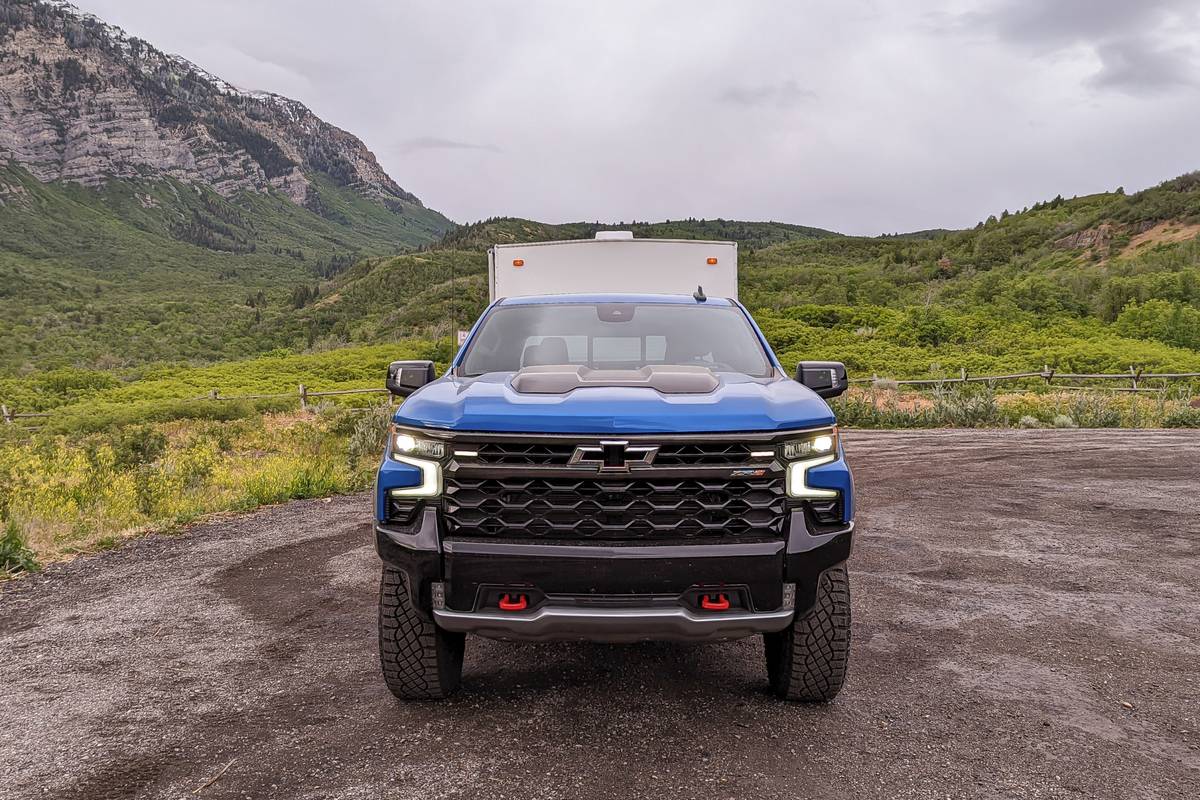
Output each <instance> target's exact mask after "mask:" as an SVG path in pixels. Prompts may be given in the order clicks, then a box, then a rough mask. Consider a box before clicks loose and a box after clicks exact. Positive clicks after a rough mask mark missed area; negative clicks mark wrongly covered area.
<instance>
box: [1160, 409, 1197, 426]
mask: <svg viewBox="0 0 1200 800" xmlns="http://www.w3.org/2000/svg"><path fill="white" fill-rule="evenodd" d="M1162 426H1163V427H1164V428H1200V408H1187V407H1184V408H1180V409H1178V410H1176V411H1171V412H1168V413H1167V414H1166V416H1164V417H1163V421H1162Z"/></svg>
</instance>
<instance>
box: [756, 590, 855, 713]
mask: <svg viewBox="0 0 1200 800" xmlns="http://www.w3.org/2000/svg"><path fill="white" fill-rule="evenodd" d="M763 641H764V644H765V645H766V647H765V650H766V654H767V676H768V678H769V679H770V681H771V690H772V691H773V692H775V694H777V695H779V696H780V697H782V698H783V699H785V700H797V701H800V702H802V703H823V702H826V701H828V700H832V699H833V698H835V697H837V693H838V692H840V691H841V689H842V683H843V682H845V680H846V661H847V659H848V658H849V656H850V581H849V579H848V578H847V577H846V568H845V567H844V566H841V567H834V568H832V569H829V570H827V571H826V572H825V573H824V574H823V575H822V576H821V581H820V583H819V584H818V586H817V599H816V602H815V603H813V607H812V608H811V609H809V610H808V612H807V613H805V614H804V616H801V617H797V618H796V619H794V620H793V621H792V624H791V625H789V626H788V627H787V628H785V629H784V630H782V631H779V632H778V633H766V634H763Z"/></svg>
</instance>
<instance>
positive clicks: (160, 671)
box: [0, 431, 1200, 800]
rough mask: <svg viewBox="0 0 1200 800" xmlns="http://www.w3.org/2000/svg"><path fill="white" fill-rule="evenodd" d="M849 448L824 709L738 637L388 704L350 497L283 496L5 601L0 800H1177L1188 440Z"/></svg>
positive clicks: (491, 674) (1191, 609)
mask: <svg viewBox="0 0 1200 800" xmlns="http://www.w3.org/2000/svg"><path fill="white" fill-rule="evenodd" d="M847 442H848V443H847V450H848V452H849V457H850V459H851V461H852V464H853V466H854V469H855V471H856V476H857V480H858V488H859V494H860V498H861V507H860V515H859V519H860V531H861V535H860V538H859V541H858V545H857V549H856V552H855V554H854V557H853V559H852V561H851V584H852V588H853V591H854V648H853V652H852V657H851V664H850V677H849V679H848V680H847V683H846V687H845V689H844V691H843V692H842V694H841V696H840V697H839V698H838V699H837V700H836V701H835V702H833V703H832V704H829V705H826V706H820V707H803V706H796V705H787V704H784V703H781V702H779V701H777V700H775V699H774V698H773V697H771V696H770V695H768V694H767V692H766V690H765V683H766V680H765V669H764V665H763V663H762V653H761V643H760V642H759V641H758V640H746V641H741V642H732V643H726V644H718V645H707V646H692V647H689V646H682V645H666V644H646V645H633V646H607V645H581V644H562V645H517V644H503V643H497V642H488V641H483V640H470V641H468V653H467V665H466V672H465V678H464V688H463V691H462V692H461V693H460V694H459V695H457V696H456V697H455V698H454V699H452V700H451V701H449V702H446V703H442V704H437V705H402V704H400V703H398V702H396V701H395V700H393V699H392V697H391V696H390V695H389V694H388V693H387V691H386V690H385V689H384V687H383V684H382V683H381V681H380V679H379V676H378V672H377V670H378V665H377V662H376V640H375V617H374V615H375V602H376V591H377V582H378V577H379V572H378V564H377V561H376V558H375V555H374V552H373V550H372V548H371V545H370V531H369V528H368V525H367V519H368V514H369V507H368V502H367V499H366V498H365V497H361V496H360V497H348V498H340V499H335V500H332V501H326V502H321V501H311V502H301V503H292V504H289V505H285V506H279V507H275V508H270V509H267V510H264V511H261V512H258V513H255V514H251V515H248V516H243V517H236V518H233V517H231V518H227V519H222V520H217V521H213V522H208V523H204V524H201V525H196V526H194V527H192V528H190V529H189V530H188V531H186V532H185V533H183V534H181V535H176V536H169V537H168V536H160V537H151V538H148V539H144V540H141V541H138V542H134V543H132V544H130V545H129V546H127V547H123V548H121V549H119V550H117V551H113V552H110V553H106V554H102V555H98V556H94V557H88V558H80V559H77V560H76V561H74V562H72V563H69V564H65V565H61V566H56V567H53V568H51V569H49V570H47V571H46V573H44V574H43V575H40V576H36V577H34V578H31V579H25V580H19V581H14V582H11V583H9V584H8V585H6V586H4V587H3V588H2V589H0V676H2V679H3V695H2V697H3V702H2V703H0V797H5V798H9V797H12V798H25V797H54V798H63V799H64V800H67V799H69V798H86V799H87V800H97V798H109V797H112V798H116V797H121V798H124V797H138V798H184V797H188V798H191V797H204V798H244V797H250V798H260V797H279V798H385V797H386V798H408V797H414V798H416V797H420V798H431V797H471V798H475V797H488V798H497V797H511V798H517V797H519V798H543V797H545V798H560V797H563V798H565V797H570V798H591V797H621V798H630V797H655V798H672V797H703V798H722V797H736V798H740V797H787V798H793V797H820V798H825V797H829V798H833V797H864V798H870V797H880V798H906V797H919V798H926V797H955V798H958V797H997V798H999V797H1004V798H1009V797H1020V798H1026V797H1046V798H1049V797H1071V798H1078V797H1113V798H1185V797H1197V796H1200V590H1198V588H1197V587H1198V586H1200V436H1198V435H1197V434H1196V433H1194V432H1191V433H1187V432H1177V433H1176V432H1132V431H1124V432H1121V431H1106V432H1096V431H1027V432H1018V431H994V432H977V431H968V432H950V431H934V432H911V433H865V432H852V433H851V434H849V435H848V436H847ZM216 776H219V777H216ZM214 777H216V780H212V779H213V778H214ZM210 781H211V782H210ZM206 784H207V785H206ZM201 787H203V788H201ZM197 790H198V791H197Z"/></svg>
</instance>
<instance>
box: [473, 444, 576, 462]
mask: <svg viewBox="0 0 1200 800" xmlns="http://www.w3.org/2000/svg"><path fill="white" fill-rule="evenodd" d="M474 449H475V452H476V453H478V454H479V455H478V457H477V458H478V461H479V463H480V464H508V465H511V466H533V467H536V466H542V465H545V466H559V467H561V466H565V465H566V464H567V462H569V461H570V460H571V454H572V453H574V452H575V445H574V444H572V443H570V442H564V443H562V444H531V443H523V442H480V443H479V444H478V445H475V446H474Z"/></svg>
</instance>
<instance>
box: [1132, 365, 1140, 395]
mask: <svg viewBox="0 0 1200 800" xmlns="http://www.w3.org/2000/svg"><path fill="white" fill-rule="evenodd" d="M1129 373H1130V374H1131V375H1133V378H1132V379H1131V380H1132V381H1133V390H1134V391H1135V392H1136V391H1137V388H1138V385H1137V382H1138V378H1140V377H1142V371H1141V370H1140V369H1139V370H1137V371H1136V372H1135V371H1134V369H1133V366H1132V365H1130V367H1129Z"/></svg>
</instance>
